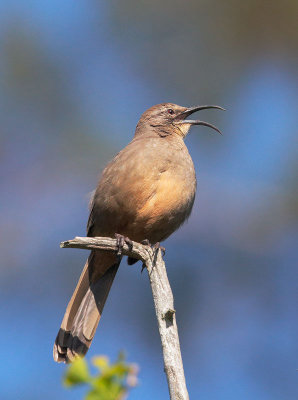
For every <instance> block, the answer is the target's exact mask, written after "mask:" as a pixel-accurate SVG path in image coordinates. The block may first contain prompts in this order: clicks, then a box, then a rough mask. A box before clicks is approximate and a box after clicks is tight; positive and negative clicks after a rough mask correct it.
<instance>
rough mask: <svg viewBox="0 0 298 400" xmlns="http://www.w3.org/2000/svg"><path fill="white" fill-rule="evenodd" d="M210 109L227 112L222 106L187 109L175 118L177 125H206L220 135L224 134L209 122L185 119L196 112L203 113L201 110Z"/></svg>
mask: <svg viewBox="0 0 298 400" xmlns="http://www.w3.org/2000/svg"><path fill="white" fill-rule="evenodd" d="M209 108H216V109H217V110H223V111H226V110H225V109H224V108H222V107H220V106H195V107H190V108H187V109H186V110H185V111H183V112H182V113H180V114H179V115H177V117H176V118H175V124H190V125H204V126H208V127H209V128H212V129H214V130H215V131H217V132H218V133H220V134H222V133H221V131H220V130H219V129H218V128H216V126H214V125H212V124H209V123H208V122H204V121H200V120H198V119H197V120H193V119H185V118H187V117H189V116H190V115H191V114H193V113H194V112H196V111H201V110H207V109H209Z"/></svg>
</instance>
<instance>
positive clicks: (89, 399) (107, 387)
mask: <svg viewBox="0 0 298 400" xmlns="http://www.w3.org/2000/svg"><path fill="white" fill-rule="evenodd" d="M92 364H93V365H94V366H95V367H96V369H97V371H98V372H97V374H96V375H91V374H90V371H89V367H88V364H87V361H86V360H85V359H84V358H77V359H76V360H75V361H74V362H73V363H72V364H70V366H69V367H68V369H67V371H66V374H65V376H64V380H63V382H64V385H65V386H66V387H71V388H72V387H74V386H78V385H87V387H88V392H87V394H86V396H85V400H122V399H124V398H126V395H127V393H128V391H129V389H130V388H131V387H133V386H136V384H137V373H138V367H137V365H136V364H128V363H126V362H125V358H124V355H123V354H122V353H120V354H119V356H118V359H117V360H116V362H115V363H112V364H111V363H110V361H109V359H108V358H107V357H105V356H98V357H94V358H93V359H92Z"/></svg>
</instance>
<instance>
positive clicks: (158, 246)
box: [151, 242, 166, 256]
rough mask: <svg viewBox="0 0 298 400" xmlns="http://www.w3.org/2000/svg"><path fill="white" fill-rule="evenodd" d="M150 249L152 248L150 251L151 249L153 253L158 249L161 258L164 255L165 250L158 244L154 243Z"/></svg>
mask: <svg viewBox="0 0 298 400" xmlns="http://www.w3.org/2000/svg"><path fill="white" fill-rule="evenodd" d="M151 247H152V249H153V250H154V251H156V250H158V249H160V250H161V252H162V255H163V256H164V255H165V254H166V249H165V247H163V246H161V245H160V243H159V242H156V243H155V244H154V245H153V246H151Z"/></svg>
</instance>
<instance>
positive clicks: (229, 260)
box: [0, 0, 298, 400]
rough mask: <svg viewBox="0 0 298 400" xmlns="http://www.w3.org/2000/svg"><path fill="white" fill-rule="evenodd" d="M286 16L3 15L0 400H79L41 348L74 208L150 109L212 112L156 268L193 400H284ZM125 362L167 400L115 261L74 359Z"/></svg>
mask: <svg viewBox="0 0 298 400" xmlns="http://www.w3.org/2000/svg"><path fill="white" fill-rule="evenodd" d="M297 14H298V6H297V2H295V1H294V0H293V1H291V0H288V1H287V2H286V4H285V3H284V2H279V1H277V0H275V1H273V2H272V1H271V2H263V3H262V4H260V3H259V2H257V1H255V0H249V1H247V2H245V3H243V4H242V3H239V2H236V1H235V0H228V1H226V2H223V3H222V2H220V1H219V0H214V1H210V2H204V1H195V0H191V1H189V2H188V4H187V6H186V5H185V3H182V2H179V1H171V2H170V1H165V2H163V3H162V4H160V2H158V1H155V0H152V1H150V2H137V1H134V0H130V1H127V2H117V1H110V2H107V1H87V2H83V1H76V2H72V1H65V0H62V1H59V2H58V1H51V2H49V1H39V2H36V1H26V2H25V1H18V2H16V1H9V2H8V1H5V0H4V1H2V2H1V3H0V117H1V127H0V160H1V174H0V186H1V198H0V207H1V208H0V210H1V225H0V231H1V263H0V274H1V279H0V304H1V311H0V315H1V330H0V338H1V342H2V344H3V346H2V361H1V365H0V397H1V399H5V400H6V399H7V400H10V399H19V398H20V399H40V398H43V399H45V400H46V399H57V400H59V399H81V398H82V396H83V391H82V390H80V389H78V390H77V391H68V390H66V389H64V388H63V387H62V386H61V378H62V375H63V373H64V370H65V367H64V366H63V365H57V364H55V363H54V362H53V360H52V345H53V341H54V339H55V336H56V333H57V329H58V327H59V325H60V322H61V319H62V317H63V314H64V311H65V307H66V304H67V302H68V300H69V298H70V296H71V293H72V291H73V289H74V287H75V284H76V281H77V279H78V277H79V275H80V271H81V269H82V266H83V264H84V260H85V258H86V256H87V254H86V252H84V251H81V250H61V249H59V242H60V241H62V240H66V239H70V238H72V237H74V236H76V235H82V236H83V235H84V234H85V225H86V221H87V218H88V209H87V204H88V193H89V192H91V191H92V190H93V188H94V186H95V185H96V181H97V179H98V176H99V173H100V171H101V170H102V168H103V167H104V165H105V163H106V162H107V161H108V160H109V159H110V158H111V157H113V155H114V154H115V153H116V152H117V151H119V150H120V149H121V148H122V147H123V146H125V145H126V144H127V143H128V142H129V141H130V140H131V138H132V136H133V132H134V128H135V125H136V123H137V121H138V118H139V117H140V115H141V113H142V112H143V111H144V110H145V109H146V108H148V107H150V106H151V105H153V104H156V103H160V102H165V101H171V102H175V103H178V104H181V105H186V106H189V105H193V104H208V103H212V104H219V105H222V106H224V107H225V108H227V110H228V111H227V112H226V113H219V112H213V111H205V112H202V119H205V120H207V121H209V122H213V123H215V124H216V125H217V126H218V127H219V128H220V129H221V130H222V131H223V132H224V135H223V137H220V136H219V135H215V134H212V132H210V131H209V130H207V129H205V128H203V127H197V128H193V130H192V132H191V134H190V135H189V137H188V138H187V139H186V143H187V146H188V148H189V150H190V153H191V155H192V157H193V160H194V163H195V167H196V171H197V177H198V195H197V198H196V202H195V205H194V210H193V213H192V216H191V218H190V220H189V221H188V223H187V224H186V225H184V226H183V227H182V229H180V230H179V231H178V232H177V233H175V234H174V235H173V236H172V237H171V238H169V239H168V240H167V241H166V243H165V246H166V248H167V254H166V263H167V267H168V274H169V278H170V281H171V284H172V286H173V291H174V295H175V307H176V309H177V319H178V324H179V333H180V339H181V347H182V354H183V360H184V367H185V373H186V378H187V384H188V388H189V393H190V397H191V398H193V399H196V398H202V399H211V400H222V399H229V400H233V399H239V398H241V399H244V400H245V399H249V400H250V399H257V400H267V399H268V400H269V399H270V400H272V399H273V400H284V399H287V400H288V399H289V400H291V399H293V400H294V399H296V398H297V395H298V386H297V368H298V365H297V350H298V347H297V334H298V324H297V301H298V284H297V264H298V263H297V261H298V260H297V239H298V235H297V233H298V229H297V214H298V207H297V133H298V132H297V111H296V108H297V101H298V90H297V60H296V58H295V57H294V54H295V51H297V45H298V43H297V42H298V34H297V27H296V21H297V16H298V15H297ZM121 349H124V350H125V351H126V353H127V357H128V360H129V361H131V362H136V363H138V364H139V367H140V374H139V380H140V383H139V386H138V387H137V388H135V389H133V390H132V391H131V394H130V396H129V398H130V399H131V400H137V399H142V400H147V399H148V400H149V399H152V398H154V399H165V398H167V384H166V379H165V376H164V374H163V365H162V356H161V348H160V343H159V336H158V329H157V324H156V321H155V317H154V310H153V304H152V299H151V293H150V287H149V283H148V278H147V276H146V274H145V273H144V274H142V275H141V274H140V265H139V264H137V265H136V266H133V267H128V266H126V264H125V263H123V265H122V267H121V268H120V271H119V273H118V275H117V278H116V280H115V283H114V286H113V288H112V291H111V295H110V297H109V299H108V302H107V305H106V308H105V312H104V314H103V318H102V322H101V324H100V327H99V329H98V331H97V334H96V337H95V339H94V342H93V344H92V347H91V349H90V352H89V353H88V356H87V358H88V359H91V358H92V356H94V355H97V354H106V355H107V356H109V357H110V358H111V359H115V358H116V356H117V354H118V351H119V350H121Z"/></svg>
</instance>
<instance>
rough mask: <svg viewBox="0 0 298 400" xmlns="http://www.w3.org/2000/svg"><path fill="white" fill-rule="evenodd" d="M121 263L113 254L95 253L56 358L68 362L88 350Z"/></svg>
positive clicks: (58, 340) (64, 324) (68, 313)
mask: <svg viewBox="0 0 298 400" xmlns="http://www.w3.org/2000/svg"><path fill="white" fill-rule="evenodd" d="M119 264H120V262H119V260H117V258H116V256H115V254H113V253H110V252H102V251H92V252H91V254H90V256H89V258H88V260H87V261H86V264H85V266H84V269H83V272H82V274H81V276H80V279H79V282H78V284H77V287H76V289H75V291H74V293H73V295H72V298H71V299H70V302H69V303H68V306H67V309H66V312H65V315H64V318H63V321H62V324H61V327H60V329H59V332H58V335H57V337H56V340H55V344H54V349H53V357H54V360H55V361H57V362H66V363H68V362H71V361H73V359H74V358H75V357H76V356H78V355H81V356H83V355H85V354H86V353H87V351H88V349H89V347H90V345H91V342H92V339H93V337H94V334H95V331H96V328H97V325H98V322H99V320H100V317H101V314H102V310H103V308H104V305H105V302H106V299H107V297H108V294H109V291H110V289H111V286H112V283H113V280H114V277H115V275H116V272H117V270H118V267H119Z"/></svg>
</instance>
